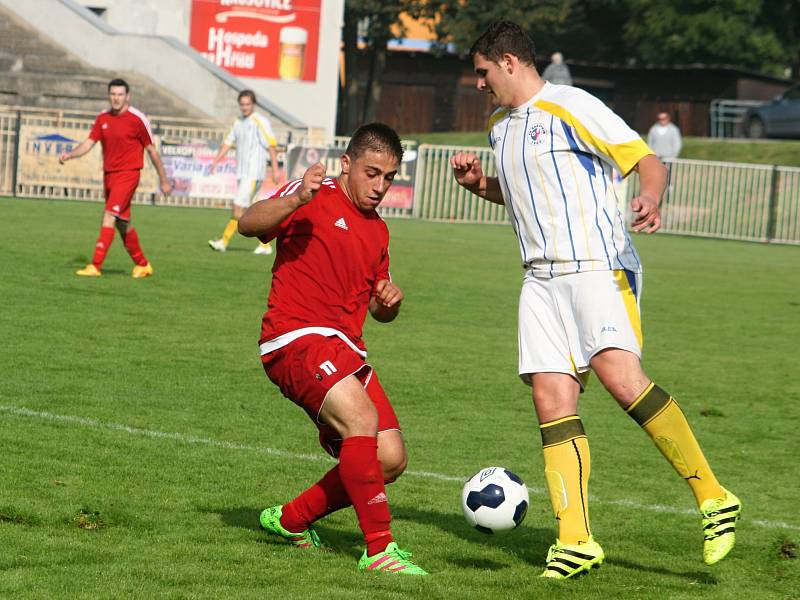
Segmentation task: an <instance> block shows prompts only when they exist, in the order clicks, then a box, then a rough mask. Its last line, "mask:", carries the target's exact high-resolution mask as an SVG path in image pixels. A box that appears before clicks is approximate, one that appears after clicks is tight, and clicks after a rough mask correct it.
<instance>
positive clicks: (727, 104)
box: [708, 99, 764, 138]
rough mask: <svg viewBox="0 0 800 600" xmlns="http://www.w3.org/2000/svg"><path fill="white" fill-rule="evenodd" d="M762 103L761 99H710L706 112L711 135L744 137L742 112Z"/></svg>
mask: <svg viewBox="0 0 800 600" xmlns="http://www.w3.org/2000/svg"><path fill="white" fill-rule="evenodd" d="M762 104H764V102H763V101H761V100H724V99H717V100H712V101H711V106H710V107H709V113H708V117H709V120H710V123H709V124H710V126H711V137H712V138H730V137H746V136H747V131H746V130H745V127H746V124H745V123H744V114H745V113H746V112H747V109H749V108H751V107H753V106H760V105H762Z"/></svg>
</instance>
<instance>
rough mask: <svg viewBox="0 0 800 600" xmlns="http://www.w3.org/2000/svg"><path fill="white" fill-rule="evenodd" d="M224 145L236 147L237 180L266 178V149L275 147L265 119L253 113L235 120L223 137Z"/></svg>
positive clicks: (267, 153)
mask: <svg viewBox="0 0 800 600" xmlns="http://www.w3.org/2000/svg"><path fill="white" fill-rule="evenodd" d="M225 143H226V144H227V145H228V146H235V147H236V178H237V179H257V180H261V181H263V180H264V179H265V178H266V174H267V160H268V159H269V152H268V148H269V146H276V145H277V141H276V140H275V134H274V133H273V132H272V125H270V122H269V119H267V117H265V116H264V115H261V114H259V113H257V112H253V113H251V114H250V116H249V117H239V118H237V119H236V121H234V122H233V126H232V127H231V129H230V131H229V132H228V135H227V136H225Z"/></svg>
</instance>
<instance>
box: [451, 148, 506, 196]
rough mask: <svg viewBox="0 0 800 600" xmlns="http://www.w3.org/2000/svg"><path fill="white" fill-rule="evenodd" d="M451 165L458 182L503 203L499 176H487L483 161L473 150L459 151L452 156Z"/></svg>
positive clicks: (477, 193) (475, 192)
mask: <svg viewBox="0 0 800 600" xmlns="http://www.w3.org/2000/svg"><path fill="white" fill-rule="evenodd" d="M450 166H451V167H452V168H453V176H454V177H455V178H456V181H457V182H458V184H459V185H460V186H462V187H464V188H466V189H468V190H469V191H470V192H472V193H473V194H475V195H477V196H480V197H481V198H486V199H487V200H488V201H489V202H494V203H495V204H503V194H502V192H501V191H500V183H499V182H498V181H497V177H486V175H484V174H483V169H482V168H481V161H480V159H479V158H478V157H477V155H475V154H473V153H471V152H457V153H456V154H454V155H453V156H451V157H450Z"/></svg>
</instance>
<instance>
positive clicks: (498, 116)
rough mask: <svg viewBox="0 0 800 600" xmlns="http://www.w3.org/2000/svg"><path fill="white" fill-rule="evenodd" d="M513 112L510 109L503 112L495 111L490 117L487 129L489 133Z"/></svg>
mask: <svg viewBox="0 0 800 600" xmlns="http://www.w3.org/2000/svg"><path fill="white" fill-rule="evenodd" d="M509 112H511V111H510V110H509V109H508V108H504V109H502V110H498V111H495V112H494V114H492V116H491V117H489V126H488V127H487V128H486V131H487V132H488V133H490V134H491V133H492V127H494V126H495V124H496V123H497V122H498V121H500V120H501V119H503V118H505V117H506V115H508V113H509Z"/></svg>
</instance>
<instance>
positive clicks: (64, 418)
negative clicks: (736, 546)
mask: <svg viewBox="0 0 800 600" xmlns="http://www.w3.org/2000/svg"><path fill="white" fill-rule="evenodd" d="M0 412H4V413H10V414H12V415H17V416H21V417H35V418H39V419H46V420H48V421H54V422H57V423H72V424H75V425H81V426H83V427H91V428H93V429H106V430H109V431H122V432H124V433H129V434H131V435H139V436H143V437H149V438H154V439H160V440H173V441H176V442H183V443H185V444H200V445H203V446H213V447H215V448H224V449H226V450H244V451H247V452H258V453H260V454H268V455H271V456H279V457H281V458H290V459H295V460H308V461H314V462H322V461H326V462H331V460H332V459H331V458H330V457H329V456H327V455H323V454H303V453H301V452H289V451H288V450H279V449H276V448H268V447H266V446H250V445H249V444H238V443H236V442H225V441H222V440H215V439H212V438H204V437H196V436H193V435H184V434H182V433H170V432H167V431H155V430H152V429H140V428H139V427H131V426H129V425H122V424H120V423H111V422H108V421H100V420H98V419H90V418H87V417H76V416H73V415H57V414H55V413H51V412H46V411H39V410H31V409H29V408H24V407H21V406H10V405H0ZM405 475H410V476H412V477H424V478H427V479H436V480H439V481H457V482H459V483H463V482H464V481H466V480H467V477H455V476H453V475H444V474H442V473H433V472H431V471H413V470H409V471H406V472H405ZM528 490H530V492H531V493H533V494H535V495H537V496H546V495H547V493H546V492H545V490H544V489H542V488H534V487H528ZM592 500H593V502H595V503H598V504H611V505H614V506H624V507H626V508H632V509H634V510H648V511H651V512H657V513H670V514H682V515H683V514H687V515H696V514H697V511H695V510H689V509H681V508H675V507H673V506H665V505H663V504H640V503H638V502H633V501H632V500H601V499H598V498H597V496H594V497H593V498H592ZM748 522H749V523H754V524H756V525H760V526H762V527H772V528H777V529H790V530H792V531H800V526H798V525H792V524H791V523H785V522H783V521H768V520H764V519H748Z"/></svg>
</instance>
